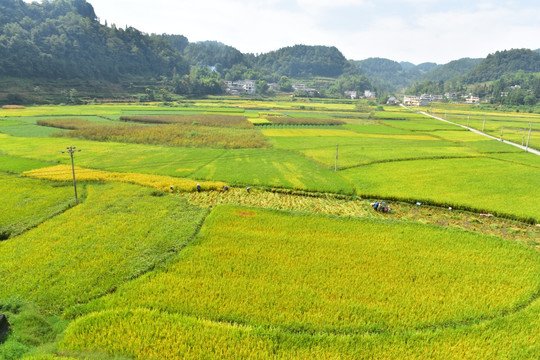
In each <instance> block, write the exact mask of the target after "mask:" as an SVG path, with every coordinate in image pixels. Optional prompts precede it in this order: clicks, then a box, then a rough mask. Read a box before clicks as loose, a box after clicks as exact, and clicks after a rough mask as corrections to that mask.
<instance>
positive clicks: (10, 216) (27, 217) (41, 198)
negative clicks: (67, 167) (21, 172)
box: [0, 172, 75, 241]
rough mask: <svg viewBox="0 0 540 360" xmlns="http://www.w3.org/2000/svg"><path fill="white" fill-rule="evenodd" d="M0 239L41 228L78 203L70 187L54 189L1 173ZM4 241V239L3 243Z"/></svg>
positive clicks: (46, 184) (41, 183)
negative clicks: (43, 224) (38, 226)
mask: <svg viewBox="0 0 540 360" xmlns="http://www.w3.org/2000/svg"><path fill="white" fill-rule="evenodd" d="M0 193H1V194H3V195H2V201H0V239H2V240H5V239H7V238H9V237H14V236H16V235H19V234H21V233H22V232H24V231H26V230H28V229H29V228H32V227H34V226H36V225H39V224H40V223H42V222H43V221H45V220H47V219H49V218H51V217H53V216H55V215H58V214H59V213H61V212H63V211H65V210H67V209H68V208H69V207H71V206H72V205H73V204H74V203H75V199H74V198H73V189H72V188H71V187H69V186H52V184H51V183H43V182H40V181H37V180H33V179H21V178H20V177H18V176H14V175H5V174H3V173H1V172H0ZM0 241H1V240H0Z"/></svg>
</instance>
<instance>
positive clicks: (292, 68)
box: [256, 45, 349, 78]
mask: <svg viewBox="0 0 540 360" xmlns="http://www.w3.org/2000/svg"><path fill="white" fill-rule="evenodd" d="M348 66H349V63H348V61H347V59H345V57H344V56H343V54H342V53H341V52H340V51H339V50H338V49H337V48H335V47H333V46H332V47H328V46H307V45H295V46H291V47H285V48H281V49H279V50H277V51H272V52H269V53H266V54H262V55H259V56H258V57H257V64H256V67H257V68H258V69H264V70H265V71H268V72H270V73H274V74H280V75H282V76H289V77H295V78H298V77H307V76H328V77H338V76H340V75H342V74H343V73H344V72H345V71H346V70H347V67H348Z"/></svg>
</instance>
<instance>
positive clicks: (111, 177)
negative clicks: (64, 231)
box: [23, 165, 225, 192]
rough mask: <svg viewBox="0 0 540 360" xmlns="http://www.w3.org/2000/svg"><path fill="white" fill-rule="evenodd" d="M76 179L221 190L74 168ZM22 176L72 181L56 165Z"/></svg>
mask: <svg viewBox="0 0 540 360" xmlns="http://www.w3.org/2000/svg"><path fill="white" fill-rule="evenodd" d="M75 171H76V178H77V179H78V180H79V181H117V182H125V183H132V184H138V185H143V186H148V187H152V188H155V189H158V190H161V191H167V192H180V191H196V190H197V184H199V185H200V187H201V190H204V191H207V190H221V189H223V186H225V184H224V183H222V182H205V181H202V182H197V181H195V180H190V179H179V178H175V177H171V176H160V175H148V174H139V173H119V172H105V171H101V170H94V169H85V168H80V167H76V168H75ZM23 175H24V176H28V177H33V178H37V179H46V180H53V181H71V180H72V179H73V175H72V170H71V166H68V165H57V166H52V167H48V168H42V169H37V170H31V171H27V172H25V173H24V174H23Z"/></svg>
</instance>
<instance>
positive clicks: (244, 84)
mask: <svg viewBox="0 0 540 360" xmlns="http://www.w3.org/2000/svg"><path fill="white" fill-rule="evenodd" d="M225 91H227V92H228V93H230V94H231V95H243V94H247V95H253V94H255V92H257V86H256V85H255V80H238V81H225Z"/></svg>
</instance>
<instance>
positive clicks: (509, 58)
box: [465, 49, 540, 84]
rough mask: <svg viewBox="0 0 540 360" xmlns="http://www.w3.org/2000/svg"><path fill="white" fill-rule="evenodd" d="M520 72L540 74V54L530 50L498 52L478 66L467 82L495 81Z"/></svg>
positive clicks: (466, 78)
mask: <svg viewBox="0 0 540 360" xmlns="http://www.w3.org/2000/svg"><path fill="white" fill-rule="evenodd" d="M520 70H521V71H523V72H524V73H537V72H540V53H538V52H535V51H532V50H529V49H513V50H505V51H497V52H496V53H494V54H490V55H488V57H487V58H486V59H485V60H483V61H482V62H481V63H480V64H478V66H477V67H475V68H474V69H473V70H472V71H471V72H470V73H469V74H468V75H467V76H466V77H465V82H466V83H468V84H474V83H479V82H485V81H493V80H497V79H499V78H501V77H502V76H503V75H507V74H511V73H515V72H518V71H520Z"/></svg>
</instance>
